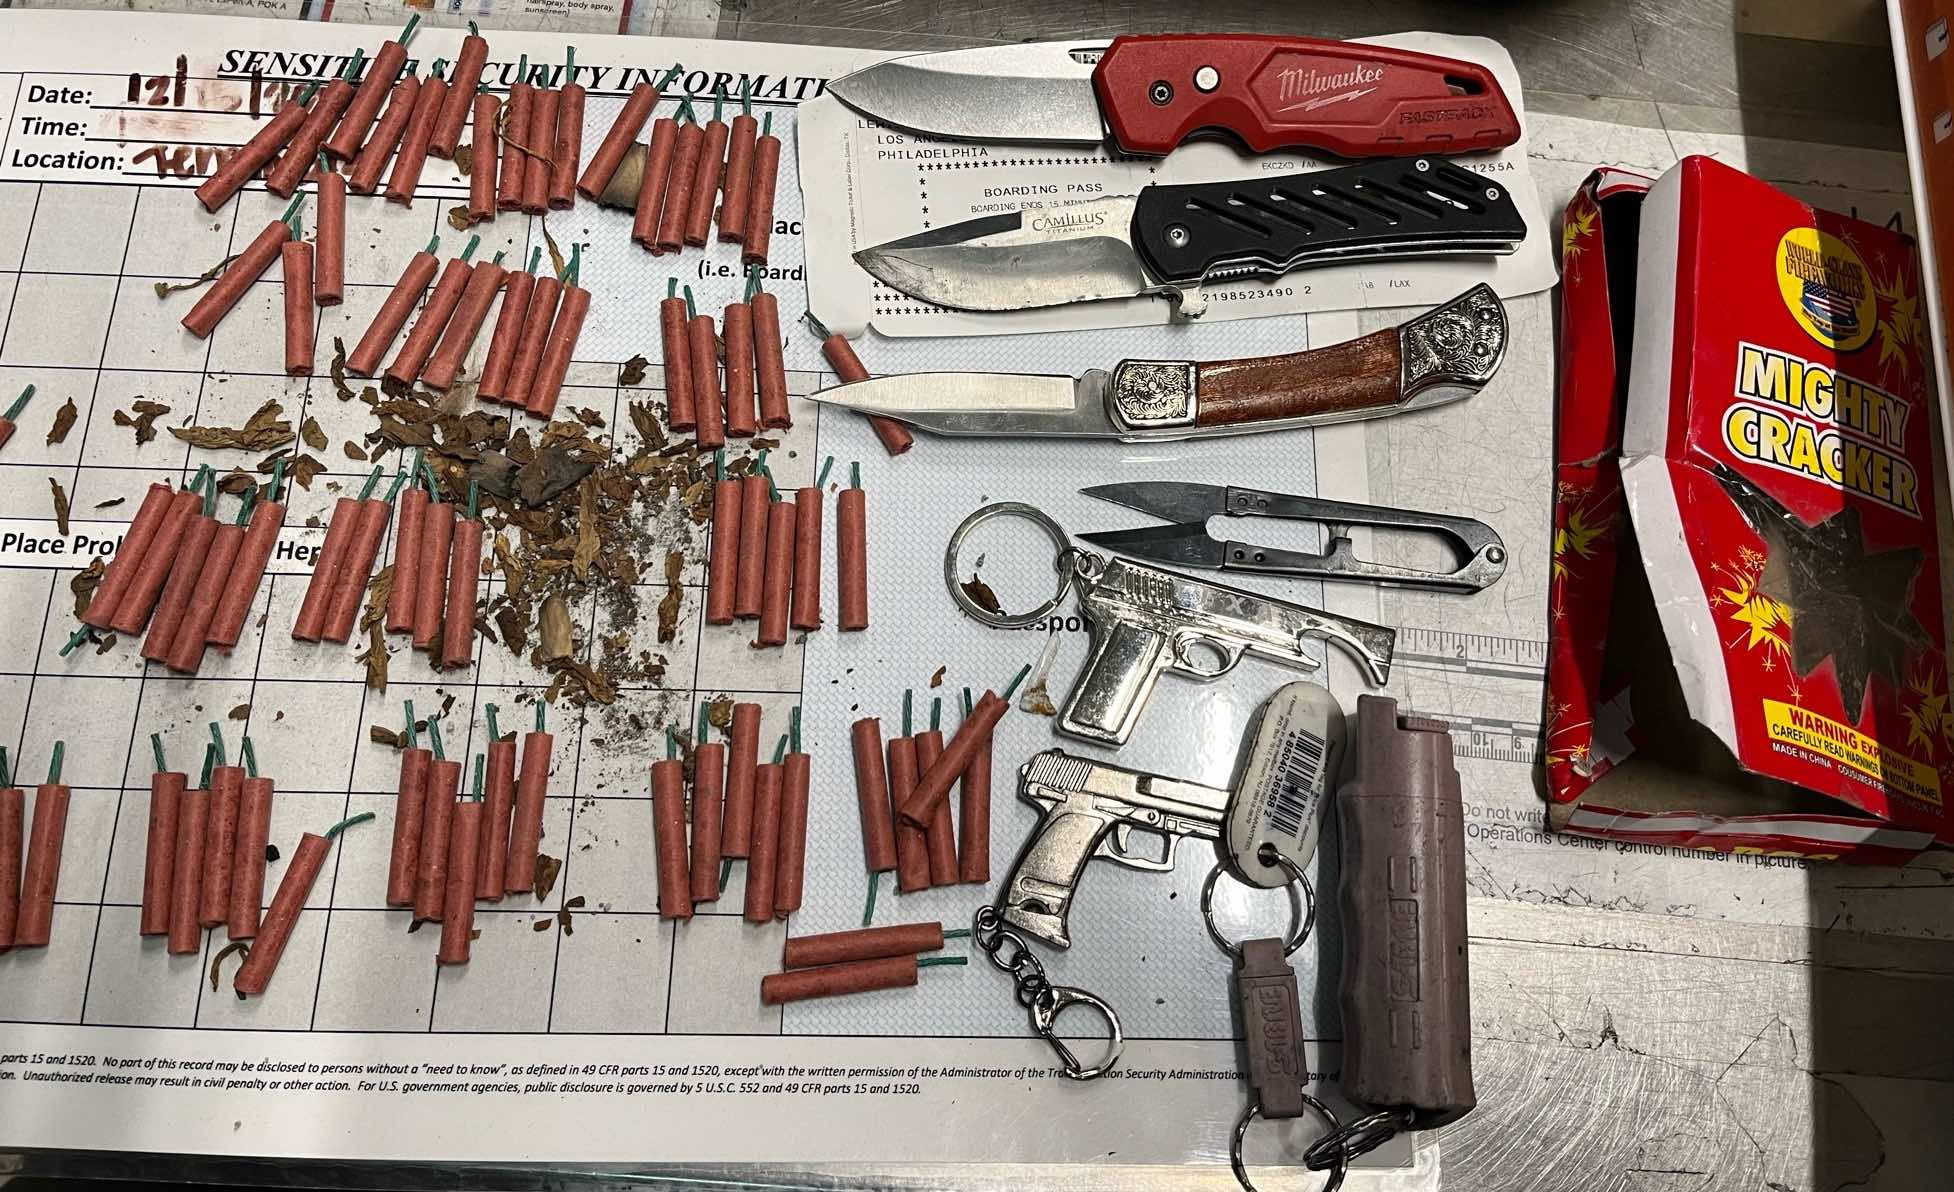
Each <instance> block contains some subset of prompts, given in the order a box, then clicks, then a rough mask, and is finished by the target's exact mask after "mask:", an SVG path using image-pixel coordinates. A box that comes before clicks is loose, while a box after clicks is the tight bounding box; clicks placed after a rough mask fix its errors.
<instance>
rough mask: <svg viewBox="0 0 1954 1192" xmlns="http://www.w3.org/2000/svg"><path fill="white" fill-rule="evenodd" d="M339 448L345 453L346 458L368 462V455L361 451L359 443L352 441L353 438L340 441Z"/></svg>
mask: <svg viewBox="0 0 1954 1192" xmlns="http://www.w3.org/2000/svg"><path fill="white" fill-rule="evenodd" d="M339 449H340V450H341V451H343V452H345V453H346V458H347V459H353V460H358V461H359V462H361V463H366V462H368V456H367V454H366V452H364V451H361V450H360V445H359V444H358V443H355V442H353V440H351V439H348V440H346V441H345V442H344V443H342V444H341V445H340V448H339Z"/></svg>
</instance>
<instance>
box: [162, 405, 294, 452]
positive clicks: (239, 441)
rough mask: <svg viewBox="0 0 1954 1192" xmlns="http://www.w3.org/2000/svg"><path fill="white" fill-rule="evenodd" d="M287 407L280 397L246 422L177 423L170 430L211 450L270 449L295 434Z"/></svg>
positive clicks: (260, 409) (284, 442) (289, 439)
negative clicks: (186, 424) (286, 412)
mask: <svg viewBox="0 0 1954 1192" xmlns="http://www.w3.org/2000/svg"><path fill="white" fill-rule="evenodd" d="M284 411H285V407H284V406H282V405H280V404H279V402H278V399H277V398H272V399H271V400H269V401H267V402H265V404H264V405H262V406H259V407H258V409H257V412H255V413H253V414H252V415H251V417H249V418H247V419H246V420H245V422H244V425H243V426H173V427H171V428H170V433H171V434H173V435H175V436H176V437H177V438H179V439H182V440H183V441H184V442H186V443H188V444H190V445H191V446H192V447H201V448H204V449H205V450H207V451H220V450H227V449H228V450H237V451H270V450H273V449H274V448H278V447H284V446H286V445H288V444H290V443H291V442H292V441H293V439H294V438H295V436H294V434H293V433H292V424H291V422H290V420H288V419H285V418H282V417H280V415H281V414H283V413H284Z"/></svg>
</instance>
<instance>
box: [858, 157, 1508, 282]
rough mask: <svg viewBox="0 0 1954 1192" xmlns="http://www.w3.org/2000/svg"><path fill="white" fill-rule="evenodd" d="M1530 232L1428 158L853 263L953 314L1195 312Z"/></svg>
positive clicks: (1212, 190)
mask: <svg viewBox="0 0 1954 1192" xmlns="http://www.w3.org/2000/svg"><path fill="white" fill-rule="evenodd" d="M1526 233H1527V225H1526V221H1525V220H1524V219H1522V218H1521V216H1520V211H1519V208H1518V207H1517V206H1515V205H1514V202H1513V198H1512V196H1511V195H1510V194H1508V193H1507V191H1506V189H1505V188H1504V187H1502V186H1500V185H1499V184H1498V183H1496V182H1494V181H1493V180H1492V179H1491V178H1489V177H1487V176H1486V175H1484V174H1478V173H1474V172H1473V171H1471V170H1467V169H1463V168H1461V167H1459V166H1456V165H1453V164H1451V163H1449V162H1447V161H1444V160H1442V159H1438V158H1431V157H1419V158H1413V159H1410V160H1394V161H1381V162H1364V163H1361V164H1359V165H1354V166H1343V167H1340V168H1337V169H1331V170H1319V171H1315V172H1312V173H1307V174H1288V175H1281V176H1278V177H1274V178H1255V179H1249V180H1246V181H1240V182H1202V183H1191V184H1181V185H1153V186H1147V187H1143V188H1142V189H1141V191H1140V193H1139V194H1138V195H1131V196H1121V197H1114V198H1104V199H1093V200H1091V201H1089V202H1084V203H1077V204H1072V205H1068V206H1063V207H1053V208H1034V209H1031V210H1026V211H1014V212H1006V213H1004V214H1001V215H986V216H981V217H979V218H977V219H971V220H965V221H964V222H962V223H957V224H951V225H949V226H947V227H942V228H933V229H931V230H929V231H925V232H920V233H918V234H916V235H914V236H906V237H903V238H902V239H900V240H892V241H889V242H887V243H885V244H878V245H875V246H874V247H872V248H865V249H861V250H860V251H858V252H856V253H855V262H856V264H858V265H860V266H861V267H862V268H863V269H866V270H867V271H868V272H869V273H871V274H873V275H874V276H875V277H876V278H877V279H878V280H880V281H882V282H883V283H884V284H886V285H890V286H893V287H895V288H896V289H898V290H901V291H902V292H903V293H905V294H908V295H910V296H911V297H914V298H920V299H922V300H923V301H925V302H932V303H935V304H936V305H938V306H947V307H951V308H953V309H956V310H980V311H990V310H1025V309H1028V308H1031V307H1039V306H1058V305H1063V304H1066V303H1072V302H1094V301H1099V300H1103V299H1111V298H1131V297H1136V296H1139V295H1145V294H1163V295H1166V296H1167V297H1168V298H1169V299H1170V300H1172V301H1175V302H1177V303H1179V304H1180V314H1181V315H1182V316H1183V317H1187V318H1196V317H1199V315H1200V314H1201V312H1202V311H1203V310H1204V309H1205V306H1206V300H1205V299H1204V298H1203V296H1202V294H1201V288H1202V287H1203V286H1204V285H1207V284H1209V283H1212V282H1216V281H1226V280H1233V279H1236V278H1242V277H1251V276H1260V277H1280V276H1282V275H1283V274H1285V273H1288V272H1290V271H1291V270H1294V269H1301V268H1306V267H1309V266H1312V265H1326V264H1345V263H1350V262H1355V261H1370V260H1380V259H1384V258H1401V257H1427V256H1447V255H1457V254H1486V255H1504V254H1507V253H1511V252H1513V251H1514V250H1515V249H1517V248H1518V247H1519V246H1520V242H1521V241H1522V240H1524V239H1525V238H1526Z"/></svg>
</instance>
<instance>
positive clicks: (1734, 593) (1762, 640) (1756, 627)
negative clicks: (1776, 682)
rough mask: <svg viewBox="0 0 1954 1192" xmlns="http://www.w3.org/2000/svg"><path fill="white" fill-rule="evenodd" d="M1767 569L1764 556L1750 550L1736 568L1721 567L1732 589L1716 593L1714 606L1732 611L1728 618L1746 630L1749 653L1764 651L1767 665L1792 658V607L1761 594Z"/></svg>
mask: <svg viewBox="0 0 1954 1192" xmlns="http://www.w3.org/2000/svg"><path fill="white" fill-rule="evenodd" d="M1763 567H1764V556H1763V555H1761V554H1759V553H1758V552H1757V551H1754V550H1751V549H1749V548H1748V547H1746V548H1745V549H1744V550H1743V551H1741V552H1739V555H1738V562H1737V563H1736V565H1735V566H1729V565H1725V564H1721V563H1719V564H1718V565H1717V571H1718V572H1720V573H1721V574H1723V575H1724V576H1726V577H1727V578H1728V579H1729V581H1730V585H1729V586H1728V587H1721V588H1718V589H1716V592H1715V594H1714V596H1713V597H1712V603H1714V604H1716V605H1718V606H1720V607H1722V608H1724V609H1726V610H1728V611H1726V612H1725V614H1724V616H1725V617H1727V618H1728V619H1729V620H1730V621H1732V622H1733V623H1735V624H1737V625H1739V626H1741V627H1742V630H1741V634H1740V635H1741V636H1743V637H1745V638H1746V639H1747V640H1746V641H1745V643H1744V645H1745V647H1746V648H1747V649H1752V650H1756V649H1759V648H1762V649H1763V650H1764V651H1765V661H1766V662H1767V663H1774V661H1775V660H1776V659H1780V658H1783V659H1789V658H1790V656H1791V606H1790V605H1788V604H1786V603H1785V602H1784V601H1782V600H1778V599H1776V598H1775V597H1772V596H1768V595H1766V594H1765V593H1763V592H1761V591H1759V590H1758V588H1757V574H1758V572H1759V571H1761V570H1763ZM1732 641H1733V642H1734V641H1735V639H1732ZM1767 669H1775V666H1774V665H1773V666H1771V667H1768V668H1767Z"/></svg>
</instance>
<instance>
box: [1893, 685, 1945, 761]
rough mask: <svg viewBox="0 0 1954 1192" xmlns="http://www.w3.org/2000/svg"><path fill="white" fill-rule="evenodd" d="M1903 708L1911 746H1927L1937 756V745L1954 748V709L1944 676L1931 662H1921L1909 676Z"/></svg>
mask: <svg viewBox="0 0 1954 1192" xmlns="http://www.w3.org/2000/svg"><path fill="white" fill-rule="evenodd" d="M1900 710H1901V712H1902V713H1903V714H1904V715H1905V716H1906V722H1907V744H1908V745H1909V746H1913V745H1920V746H1923V747H1924V748H1925V749H1926V751H1927V756H1928V757H1933V756H1934V755H1935V748H1936V746H1937V745H1941V744H1945V745H1947V746H1949V747H1950V748H1954V708H1950V707H1949V706H1948V702H1947V692H1946V691H1945V690H1943V689H1942V686H1941V681H1940V676H1939V675H1938V674H1936V673H1935V672H1934V669H1933V666H1932V664H1931V663H1927V664H1923V665H1921V666H1920V667H1919V668H1917V669H1915V670H1914V672H1913V673H1912V674H1910V675H1908V676H1907V689H1906V695H1905V699H1904V705H1903V706H1902V708H1901V709H1900Z"/></svg>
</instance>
